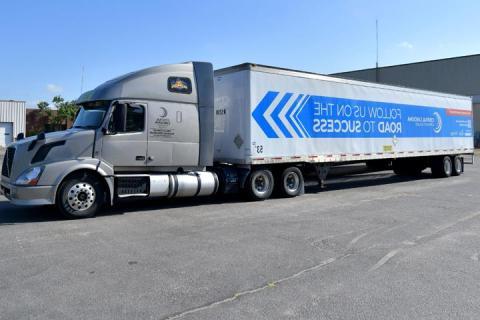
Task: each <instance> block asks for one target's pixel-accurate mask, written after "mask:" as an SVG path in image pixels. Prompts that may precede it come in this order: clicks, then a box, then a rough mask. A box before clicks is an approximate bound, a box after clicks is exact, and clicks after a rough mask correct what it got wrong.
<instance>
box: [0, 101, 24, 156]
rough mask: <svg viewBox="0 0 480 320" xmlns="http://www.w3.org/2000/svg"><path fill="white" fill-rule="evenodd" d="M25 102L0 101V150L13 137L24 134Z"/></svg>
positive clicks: (11, 140) (13, 138) (12, 139)
mask: <svg viewBox="0 0 480 320" xmlns="http://www.w3.org/2000/svg"><path fill="white" fill-rule="evenodd" d="M25 112H26V107H25V101H14V100H0V148H5V147H6V146H7V145H8V144H9V143H11V142H13V141H14V140H15V137H16V136H17V135H18V134H19V133H21V132H23V133H25V121H26V114H25Z"/></svg>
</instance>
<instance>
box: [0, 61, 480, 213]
mask: <svg viewBox="0 0 480 320" xmlns="http://www.w3.org/2000/svg"><path fill="white" fill-rule="evenodd" d="M76 103H77V104H78V106H79V111H78V114H77V115H76V118H75V121H74V123H73V126H72V127H71V128H69V129H68V130H66V131H61V132H52V133H41V134H38V135H36V136H34V137H28V138H24V137H23V136H19V137H18V139H17V141H16V142H14V143H13V144H11V145H9V146H8V148H7V152H6V155H5V157H4V161H3V166H2V177H1V189H2V191H3V193H4V194H5V196H6V197H7V198H8V199H9V200H10V201H11V202H12V203H13V204H17V205H56V206H57V207H58V209H59V211H60V212H61V213H63V214H64V215H65V216H67V217H69V218H84V217H92V216H94V215H95V214H96V213H98V212H99V211H100V210H102V208H103V207H105V206H109V205H113V204H114V203H116V202H117V201H118V200H120V199H123V198H128V197H136V198H150V197H165V198H177V197H197V196H210V195H214V194H229V193H237V192H242V193H244V194H245V195H247V196H248V197H249V198H250V199H252V200H264V199H268V198H269V197H271V195H272V193H273V192H275V193H276V194H278V195H279V196H280V197H295V196H298V195H301V194H302V193H303V192H304V180H305V177H306V176H313V177H315V178H316V179H318V181H319V183H321V184H322V185H323V184H324V181H325V179H326V177H327V175H328V172H329V169H330V168H331V167H332V166H335V165H339V164H345V163H356V162H366V163H367V164H369V165H373V166H378V165H385V164H389V165H390V168H391V169H393V171H394V172H395V173H396V174H399V175H417V174H419V173H420V172H422V171H423V170H424V169H426V168H431V172H432V174H433V175H434V176H435V177H449V176H456V175H460V174H461V173H462V172H463V169H464V165H463V164H464V158H465V156H466V155H472V154H473V134H472V131H473V130H472V100H471V98H470V97H465V96H458V95H452V94H445V93H439V92H432V91H425V90H417V89H412V88H405V87H398V86H391V85H384V84H379V83H370V82H363V81H356V80H351V79H344V78H337V77H331V76H325V75H321V74H316V73H311V72H302V71H296V70H290V69H284V68H275V67H270V66H265V65H257V64H251V63H245V64H241V65H237V66H233V67H228V68H224V69H220V70H217V71H215V72H214V71H213V67H212V64H210V63H206V62H188V63H180V64H170V65H161V66H156V67H151V68H147V69H144V70H140V71H136V72H132V73H128V74H125V75H123V76H120V77H118V78H115V79H112V80H110V81H107V82H105V83H103V84H101V85H100V86H98V87H96V88H95V89H94V90H91V91H88V92H86V93H84V94H82V95H81V96H80V97H79V98H78V100H76Z"/></svg>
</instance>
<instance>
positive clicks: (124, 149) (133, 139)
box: [102, 103, 147, 171]
mask: <svg viewBox="0 0 480 320" xmlns="http://www.w3.org/2000/svg"><path fill="white" fill-rule="evenodd" d="M113 108H114V109H113V111H112V113H111V117H110V120H109V123H108V129H107V130H106V132H105V135H104V137H103V141H102V159H103V160H104V161H106V162H107V163H109V164H110V165H112V166H113V168H114V170H115V171H127V170H128V171H141V170H144V169H145V165H146V156H147V128H146V125H145V124H146V114H147V112H146V110H147V105H146V104H142V103H116V104H115V105H114V106H113Z"/></svg>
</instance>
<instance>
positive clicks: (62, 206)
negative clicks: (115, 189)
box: [57, 173, 105, 219]
mask: <svg viewBox="0 0 480 320" xmlns="http://www.w3.org/2000/svg"><path fill="white" fill-rule="evenodd" d="M104 203H105V191H104V189H103V186H102V184H101V183H100V181H99V180H98V179H97V178H96V177H95V176H93V175H89V174H87V173H84V174H82V175H79V176H75V177H71V178H67V179H66V180H65V181H63V182H62V184H61V186H60V188H59V191H58V193H57V207H58V209H59V210H60V212H61V213H62V214H63V215H64V216H65V217H67V218H69V219H78V218H90V217H93V216H95V214H96V213H97V212H98V211H99V210H100V208H102V206H103V205H104Z"/></svg>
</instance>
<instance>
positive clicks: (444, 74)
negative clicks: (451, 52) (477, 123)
mask: <svg viewBox="0 0 480 320" xmlns="http://www.w3.org/2000/svg"><path fill="white" fill-rule="evenodd" d="M376 73H377V71H376V69H375V68H373V69H365V70H357V71H350V72H342V73H335V74H332V75H333V76H341V77H346V78H353V79H359V80H366V81H372V82H376V80H377V79H376ZM378 82H382V83H389V84H394V85H402V86H407V87H413V88H418V89H426V90H433V91H440V92H446V93H454V94H460V95H465V96H476V95H480V55H473V56H466V57H458V58H450V59H442V60H432V61H425V62H418V63H410V64H403V65H398V66H390V67H382V68H378Z"/></svg>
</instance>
